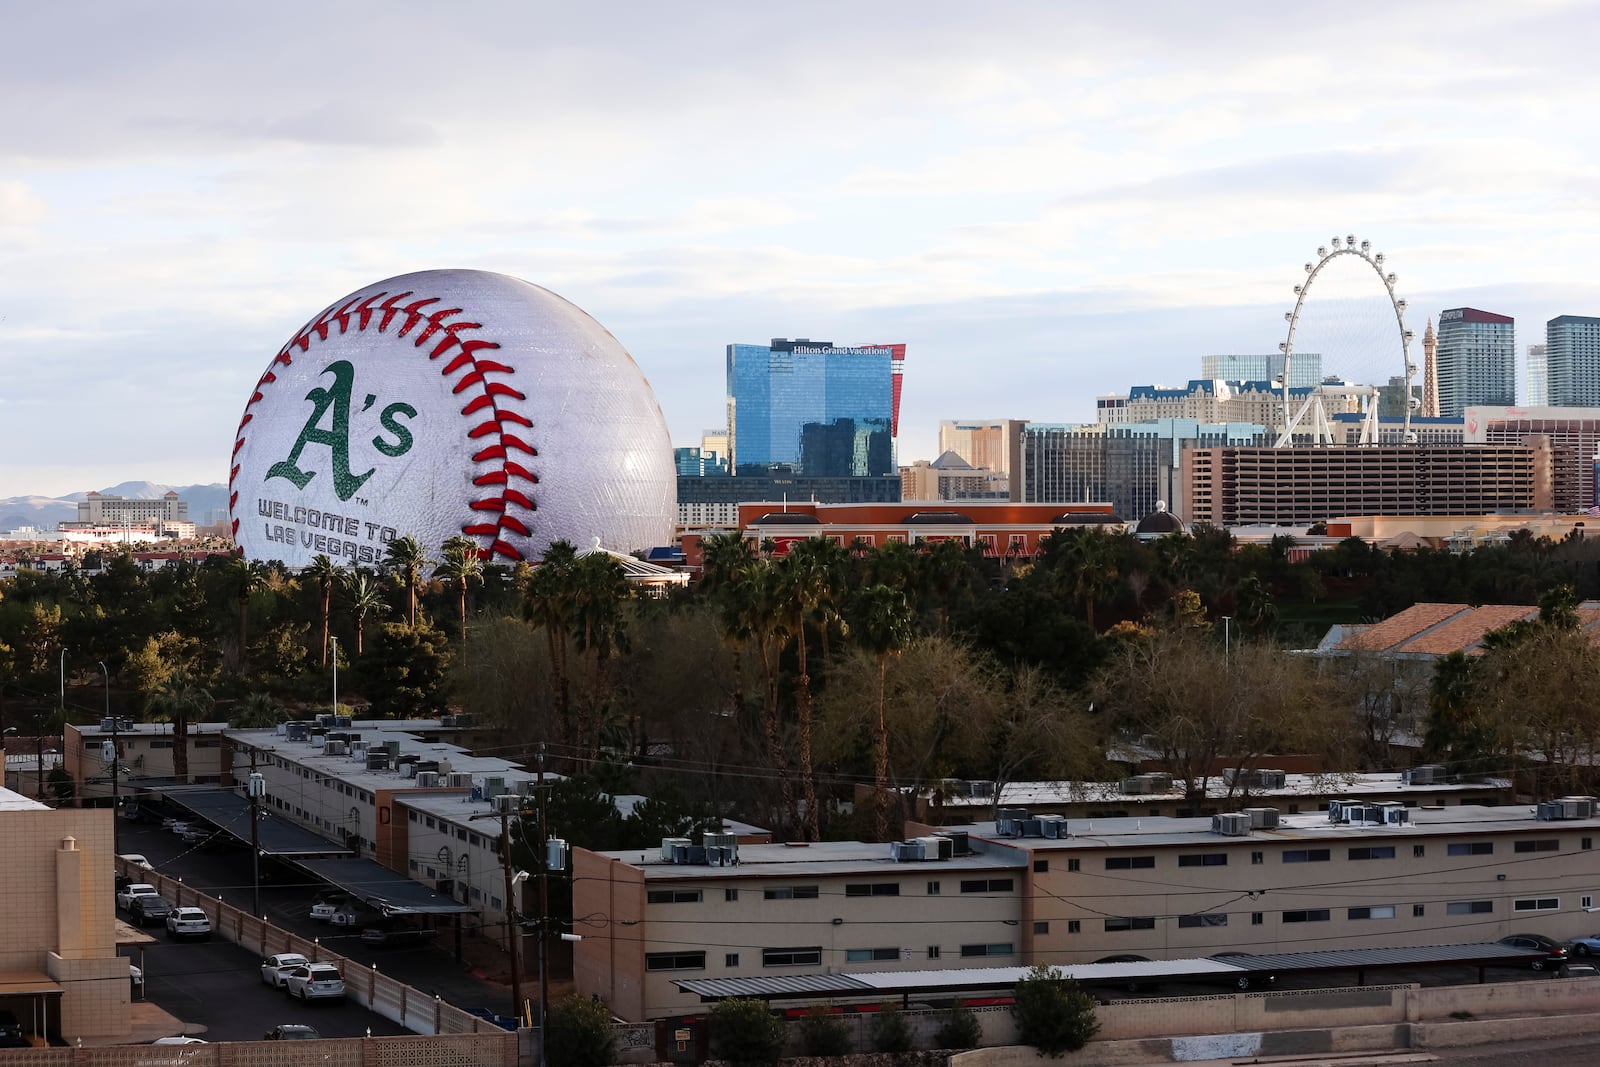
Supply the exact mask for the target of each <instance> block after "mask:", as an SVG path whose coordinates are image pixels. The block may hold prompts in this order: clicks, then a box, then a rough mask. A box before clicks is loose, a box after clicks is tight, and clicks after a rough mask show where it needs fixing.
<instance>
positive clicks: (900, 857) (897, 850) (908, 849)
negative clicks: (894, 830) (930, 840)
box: [889, 841, 923, 863]
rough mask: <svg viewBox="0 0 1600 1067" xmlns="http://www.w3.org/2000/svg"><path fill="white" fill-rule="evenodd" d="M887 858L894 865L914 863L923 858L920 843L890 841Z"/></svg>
mask: <svg viewBox="0 0 1600 1067" xmlns="http://www.w3.org/2000/svg"><path fill="white" fill-rule="evenodd" d="M889 858H890V859H892V860H894V861H895V862H896V863H915V862H917V861H919V860H921V859H922V858H923V853H922V842H921V841H890V842H889Z"/></svg>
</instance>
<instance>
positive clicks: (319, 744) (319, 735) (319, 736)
mask: <svg viewBox="0 0 1600 1067" xmlns="http://www.w3.org/2000/svg"><path fill="white" fill-rule="evenodd" d="M310 740H311V747H312V748H323V747H325V746H326V745H327V743H328V735H327V734H326V733H324V732H323V731H321V730H317V729H313V730H312V731H311V738H310Z"/></svg>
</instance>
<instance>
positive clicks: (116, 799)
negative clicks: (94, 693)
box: [100, 660, 122, 825]
mask: <svg viewBox="0 0 1600 1067" xmlns="http://www.w3.org/2000/svg"><path fill="white" fill-rule="evenodd" d="M100 673H101V674H103V675H105V679H106V714H105V717H106V718H108V719H110V720H111V814H112V816H113V818H114V817H115V816H116V813H117V805H118V804H119V803H120V802H121V797H120V796H119V790H118V789H117V779H118V778H119V777H120V776H121V775H120V768H119V767H118V766H117V759H118V758H119V757H120V756H121V754H122V753H121V750H120V749H119V748H118V745H117V720H116V718H115V717H114V716H112V714H111V672H110V671H108V670H106V661H105V660H101V661H100ZM113 825H115V823H113Z"/></svg>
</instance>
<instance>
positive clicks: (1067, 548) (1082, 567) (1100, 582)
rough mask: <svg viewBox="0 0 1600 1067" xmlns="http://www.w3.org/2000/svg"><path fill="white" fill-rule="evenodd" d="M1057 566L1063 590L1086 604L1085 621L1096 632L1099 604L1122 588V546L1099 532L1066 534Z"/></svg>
mask: <svg viewBox="0 0 1600 1067" xmlns="http://www.w3.org/2000/svg"><path fill="white" fill-rule="evenodd" d="M1060 537H1061V544H1060V547H1061V552H1060V554H1059V556H1058V557H1057V559H1058V562H1057V564H1056V567H1057V571H1056V574H1057V575H1058V579H1057V580H1058V581H1059V582H1060V584H1061V588H1062V591H1063V592H1065V593H1067V594H1069V595H1070V596H1071V597H1072V598H1073V599H1074V600H1076V601H1078V602H1079V603H1081V604H1082V605H1083V617H1084V622H1086V623H1088V624H1089V629H1091V630H1093V629H1095V624H1094V608H1095V603H1096V602H1097V601H1099V600H1101V599H1103V598H1106V597H1109V596H1111V595H1113V594H1115V593H1116V591H1117V590H1118V589H1119V588H1120V587H1121V575H1120V574H1119V573H1118V570H1117V556H1118V552H1117V548H1118V545H1117V544H1116V543H1115V542H1114V541H1113V540H1112V539H1111V535H1109V534H1106V533H1102V532H1101V531H1100V530H1097V529H1079V530H1072V531H1070V532H1063V533H1062V534H1061V535H1060Z"/></svg>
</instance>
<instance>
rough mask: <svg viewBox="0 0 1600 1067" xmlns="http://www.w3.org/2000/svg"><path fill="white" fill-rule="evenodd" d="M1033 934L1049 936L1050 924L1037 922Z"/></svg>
mask: <svg viewBox="0 0 1600 1067" xmlns="http://www.w3.org/2000/svg"><path fill="white" fill-rule="evenodd" d="M1033 932H1034V933H1036V934H1048V933H1049V932H1050V924H1049V923H1047V922H1035V923H1034V924H1033Z"/></svg>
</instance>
